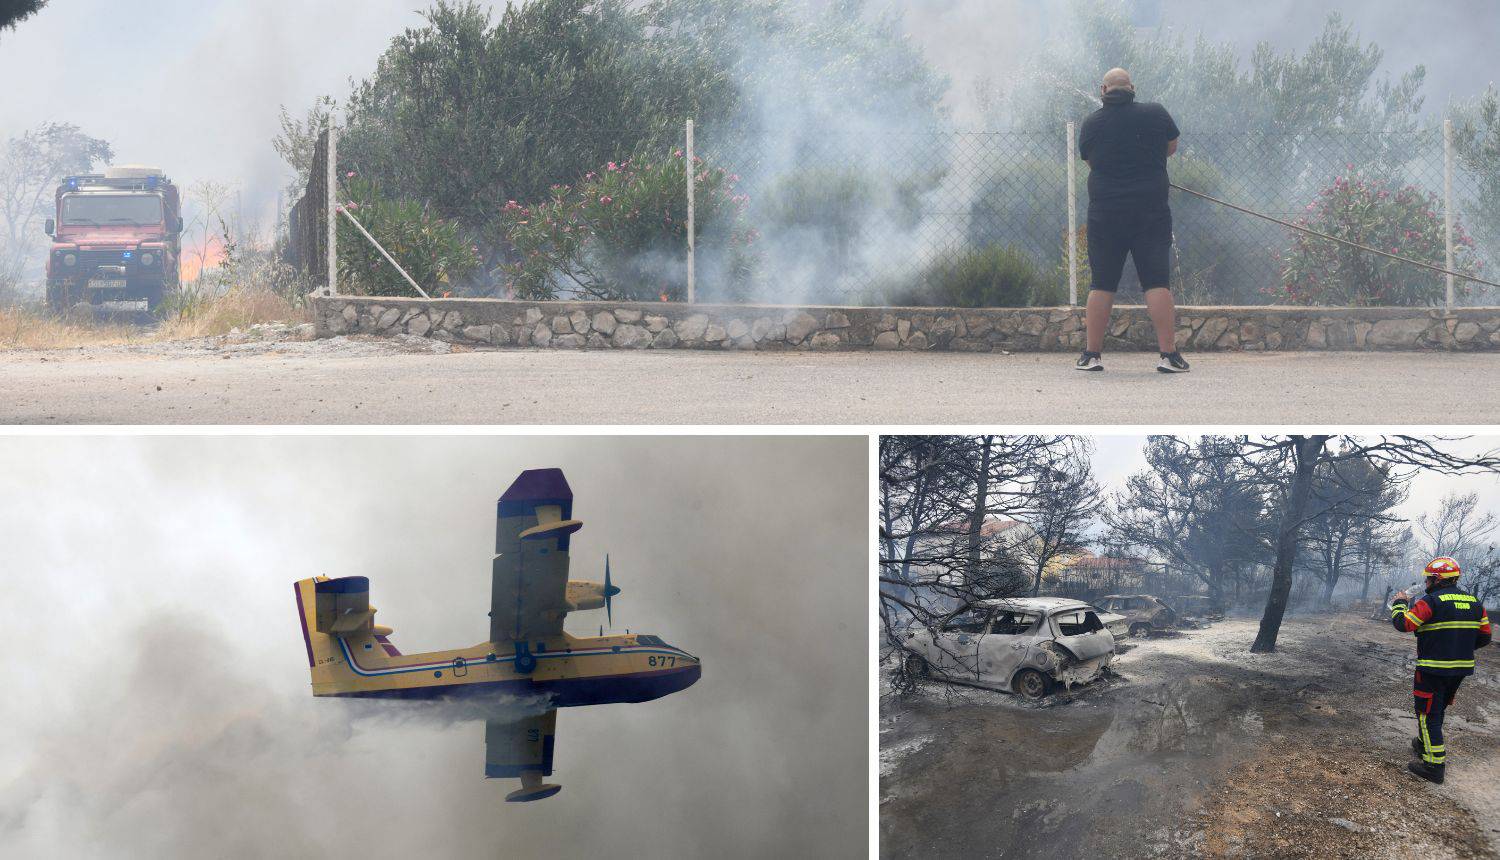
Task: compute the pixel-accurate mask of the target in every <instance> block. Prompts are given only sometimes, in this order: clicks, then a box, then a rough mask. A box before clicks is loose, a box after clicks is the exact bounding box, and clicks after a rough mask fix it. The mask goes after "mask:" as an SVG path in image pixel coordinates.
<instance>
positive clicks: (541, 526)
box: [490, 469, 583, 642]
mask: <svg viewBox="0 0 1500 860" xmlns="http://www.w3.org/2000/svg"><path fill="white" fill-rule="evenodd" d="M572 515H573V491H572V489H570V488H569V487H568V481H567V479H566V478H564V477H563V473H562V470H561V469H530V470H528V471H525V472H522V473H521V476H520V477H519V478H516V480H515V482H514V483H512V484H511V485H510V488H509V489H507V490H506V491H505V493H504V495H502V496H501V497H500V502H499V504H498V506H497V508H496V516H495V560H494V563H493V565H492V573H491V579H490V641H491V642H512V641H517V640H528V639H536V638H541V637H545V636H557V635H560V634H561V633H562V626H563V616H564V615H566V614H567V612H568V604H567V588H568V539H569V536H570V535H572V534H573V532H576V531H578V530H579V529H580V528H582V527H583V523H581V522H579V521H578V520H575V519H571V517H572Z"/></svg>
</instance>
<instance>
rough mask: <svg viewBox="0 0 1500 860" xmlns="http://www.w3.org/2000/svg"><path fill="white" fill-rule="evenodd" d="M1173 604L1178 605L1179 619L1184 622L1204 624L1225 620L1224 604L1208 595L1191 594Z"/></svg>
mask: <svg viewBox="0 0 1500 860" xmlns="http://www.w3.org/2000/svg"><path fill="white" fill-rule="evenodd" d="M1173 602H1174V603H1176V604H1177V617H1178V618H1179V619H1181V620H1183V621H1191V622H1195V623H1198V624H1204V623H1207V622H1209V621H1223V620H1224V604H1223V603H1221V602H1219V601H1218V600H1215V599H1214V598H1213V597H1211V596H1209V595H1207V594H1189V595H1186V596H1184V597H1179V598H1177V599H1176V600H1175V601H1173Z"/></svg>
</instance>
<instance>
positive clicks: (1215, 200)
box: [1168, 182, 1500, 287]
mask: <svg viewBox="0 0 1500 860" xmlns="http://www.w3.org/2000/svg"><path fill="white" fill-rule="evenodd" d="M1168 184H1169V185H1171V186H1172V187H1173V188H1176V189H1177V190H1178V191H1181V192H1183V193H1185V194H1191V195H1193V196H1194V197H1201V198H1203V199H1204V200H1207V201H1209V202H1211V203H1217V204H1219V205H1220V206H1224V207H1227V208H1229V209H1233V210H1234V211H1236V212H1243V213H1245V214H1246V215H1253V216H1255V217H1256V218H1259V219H1261V220H1262V221H1270V222H1271V223H1273V224H1280V225H1281V226H1283V227H1288V228H1290V229H1292V230H1297V231H1299V232H1302V233H1306V234H1307V235H1309V236H1317V237H1318V238H1320V239H1328V240H1329V241H1332V242H1338V243H1339V244H1341V245H1348V246H1349V247H1351V248H1358V249H1359V250H1361V251H1369V252H1370V253H1371V254H1379V255H1380V256H1382V257H1389V258H1391V259H1392V260H1399V261H1400V262H1403V263H1408V264H1410V265H1413V266H1419V267H1421V268H1423V269H1431V270H1432V271H1434V272H1440V273H1442V274H1444V275H1452V276H1453V277H1455V278H1462V279H1464V280H1465V281H1473V282H1474V283H1476V284H1484V285H1485V286H1487V287H1500V284H1497V283H1495V282H1494V281H1486V280H1485V279H1483V278H1477V277H1475V276H1473V275H1466V274H1464V273H1463V272H1454V271H1450V270H1448V269H1445V268H1443V267H1442V266H1438V265H1435V264H1433V263H1424V262H1422V261H1421V260H1413V259H1412V258H1411V257H1403V256H1401V255H1400V254H1392V253H1391V252H1389V251H1382V250H1380V249H1379V248H1371V247H1370V246H1369V245H1361V244H1360V243H1358V242H1352V241H1350V240H1348V239H1340V238H1339V237H1338V236H1330V235H1329V234H1327V233H1323V232H1320V231H1318V230H1313V229H1311V228H1310V227H1303V226H1301V225H1300V224H1293V223H1291V222H1289V221H1283V220H1281V219H1280V218H1273V217H1271V216H1270V215H1265V214H1262V213H1260V212H1256V211H1255V210H1254V209H1246V208H1245V207H1243V206H1237V205H1235V204H1233V203H1230V202H1229V201H1228V200H1220V199H1219V198H1217V197H1211V196H1209V195H1207V194H1204V193H1203V192H1201V191H1194V190H1193V189H1191V188H1183V187H1182V186H1181V185H1178V184H1177V183H1175V182H1170V183H1168Z"/></svg>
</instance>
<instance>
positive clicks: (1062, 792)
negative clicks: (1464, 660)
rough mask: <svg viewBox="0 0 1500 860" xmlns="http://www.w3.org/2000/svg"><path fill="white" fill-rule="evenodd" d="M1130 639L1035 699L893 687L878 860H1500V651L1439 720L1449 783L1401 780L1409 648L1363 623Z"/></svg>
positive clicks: (885, 721) (1408, 723)
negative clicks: (1087, 671) (1101, 667)
mask: <svg viewBox="0 0 1500 860" xmlns="http://www.w3.org/2000/svg"><path fill="white" fill-rule="evenodd" d="M1257 625H1258V619H1252V618H1231V619H1228V620H1225V621H1222V622H1218V623H1216V624H1212V625H1210V626H1208V627H1206V628H1204V629H1200V630H1184V631H1174V632H1171V633H1169V634H1166V635H1164V636H1162V637H1160V638H1152V639H1147V640H1142V639H1129V640H1125V642H1126V645H1127V647H1126V649H1125V651H1124V653H1122V654H1119V655H1118V656H1117V657H1116V660H1115V663H1114V667H1113V668H1114V670H1115V671H1114V672H1113V673H1111V675H1110V676H1108V677H1106V678H1105V679H1103V680H1101V681H1100V682H1096V683H1094V684H1091V685H1089V686H1088V687H1084V688H1078V689H1075V690H1074V691H1073V692H1072V693H1067V694H1059V695H1056V696H1054V697H1052V698H1051V699H1050V700H1049V701H1047V702H1045V703H1044V704H1043V705H1041V706H1036V705H1029V704H1026V703H1023V702H1021V700H1019V699H1018V698H1016V697H1014V696H1009V695H1006V694H1003V693H992V692H988V691H982V690H975V689H969V688H949V689H944V688H943V687H942V685H939V684H934V683H927V684H924V685H923V686H922V687H921V688H920V689H919V690H918V691H917V692H916V693H915V694H914V695H910V696H905V697H902V696H897V695H895V694H894V693H893V692H892V691H891V690H890V689H889V688H888V687H885V688H883V689H882V694H881V709H880V713H881V716H880V723H881V725H880V755H881V763H880V767H881V775H880V850H881V854H882V856H885V857H914V856H923V857H931V856H950V855H951V856H970V857H1006V858H1022V857H1089V856H1096V857H1117V858H1157V857H1185V856H1186V857H1267V858H1269V857H1276V858H1288V857H1293V858H1295V857H1308V858H1312V857H1318V858H1369V857H1413V858H1415V857H1464V858H1491V857H1497V856H1500V650H1497V649H1495V648H1488V649H1485V651H1484V652H1482V653H1481V655H1480V658H1479V670H1478V672H1477V673H1476V675H1475V676H1474V677H1471V678H1469V679H1468V680H1466V681H1465V682H1464V685H1463V687H1462V688H1461V689H1460V692H1459V696H1458V701H1457V703H1456V704H1455V706H1454V707H1453V708H1451V709H1450V710H1449V712H1448V720H1447V723H1446V726H1445V731H1446V733H1447V739H1446V740H1447V747H1448V751H1449V752H1448V761H1449V767H1448V774H1447V781H1446V783H1445V784H1444V785H1442V786H1440V787H1439V786H1433V785H1430V784H1429V783H1426V782H1423V781H1421V780H1418V779H1417V778H1415V777H1413V776H1411V775H1410V774H1408V773H1407V772H1406V763H1407V762H1408V761H1409V760H1411V758H1412V757H1411V755H1410V750H1409V749H1408V747H1407V744H1408V738H1410V737H1411V736H1413V735H1414V734H1415V729H1416V722H1415V718H1414V717H1413V715H1412V708H1411V701H1412V698H1411V692H1410V691H1411V674H1412V670H1413V668H1414V664H1413V661H1414V660H1415V644H1414V641H1413V640H1414V637H1412V636H1410V635H1402V634H1398V633H1397V632H1396V631H1395V630H1393V629H1392V628H1391V627H1390V625H1389V623H1388V622H1384V621H1377V620H1374V619H1373V618H1371V613H1370V611H1369V610H1368V609H1366V610H1364V611H1355V610H1340V611H1336V612H1332V613H1328V614H1323V615H1307V616H1300V617H1295V618H1288V619H1287V620H1286V622H1285V624H1284V625H1283V626H1282V629H1281V636H1280V640H1279V643H1278V648H1277V651H1276V652H1275V653H1273V654H1252V653H1250V643H1251V641H1253V639H1254V638H1255V632H1256V628H1257Z"/></svg>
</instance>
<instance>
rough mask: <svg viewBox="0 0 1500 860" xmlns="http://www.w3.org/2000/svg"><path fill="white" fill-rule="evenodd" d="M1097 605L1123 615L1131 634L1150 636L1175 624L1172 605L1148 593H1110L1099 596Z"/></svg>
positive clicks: (1106, 610)
mask: <svg viewBox="0 0 1500 860" xmlns="http://www.w3.org/2000/svg"><path fill="white" fill-rule="evenodd" d="M1097 605H1098V607H1099V608H1100V609H1102V610H1104V611H1105V612H1112V613H1114V614H1116V615H1123V616H1124V617H1125V622H1126V624H1125V629H1126V630H1128V631H1129V633H1130V635H1131V636H1150V635H1151V634H1152V633H1154V632H1156V631H1158V630H1165V629H1167V628H1169V627H1175V626H1176V625H1177V613H1176V612H1174V611H1173V610H1172V607H1170V606H1168V605H1167V604H1165V603H1163V602H1162V601H1161V599H1160V598H1158V597H1152V596H1151V595H1149V594H1110V595H1107V596H1105V597H1101V598H1099V600H1098V603H1097Z"/></svg>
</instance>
